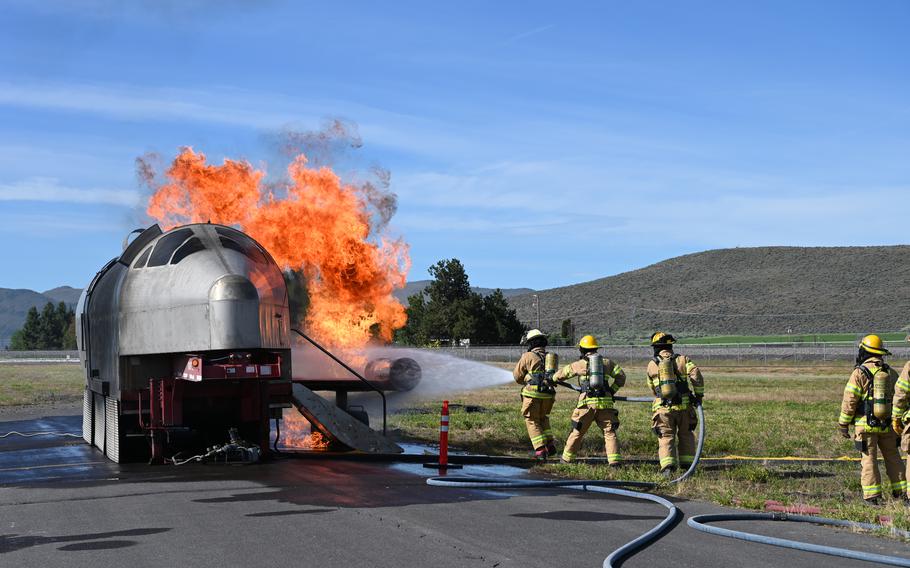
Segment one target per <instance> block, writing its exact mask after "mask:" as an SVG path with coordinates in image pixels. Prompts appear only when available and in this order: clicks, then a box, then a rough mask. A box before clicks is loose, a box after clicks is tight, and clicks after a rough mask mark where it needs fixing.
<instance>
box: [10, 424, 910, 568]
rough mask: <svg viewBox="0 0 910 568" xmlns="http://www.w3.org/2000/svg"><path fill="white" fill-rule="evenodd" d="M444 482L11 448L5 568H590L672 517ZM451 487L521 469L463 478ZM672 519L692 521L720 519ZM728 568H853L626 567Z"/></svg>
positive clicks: (689, 537) (724, 542)
mask: <svg viewBox="0 0 910 568" xmlns="http://www.w3.org/2000/svg"><path fill="white" fill-rule="evenodd" d="M10 430H18V431H20V432H36V431H57V432H60V431H64V432H72V433H79V432H80V430H81V417H80V416H60V417H47V418H39V419H34V420H18V421H12V422H9V421H8V422H0V435H2V434H3V433H5V432H8V431H10ZM437 473H438V472H437V471H435V470H432V469H426V468H423V467H422V465H421V464H419V463H380V462H358V461H353V460H327V459H314V458H308V459H298V458H296V457H293V456H288V457H285V458H283V459H278V460H275V461H272V462H270V463H264V464H257V465H205V464H196V463H191V464H187V465H185V466H180V467H176V466H154V467H152V466H147V465H145V464H124V465H118V464H113V463H111V462H109V461H107V460H106V459H105V458H104V457H103V456H102V455H101V454H100V452H97V451H95V450H93V449H91V448H90V447H89V446H88V445H87V444H85V443H84V442H82V441H81V439H75V438H57V437H33V438H20V437H12V436H11V437H7V438H3V439H0V565H2V566H16V567H31V566H36V567H37V566H41V567H48V566H67V567H73V566H92V567H97V566H109V565H124V566H130V567H131V568H137V567H144V566H150V567H151V566H155V567H160V566H175V565H186V566H194V567H195V566H212V567H218V568H223V567H225V566H260V565H266V564H272V563H276V564H279V565H283V564H293V565H296V566H301V565H302V566H339V567H340V566H344V567H350V566H354V567H356V566H371V567H372V566H383V567H384V566H388V567H390V568H391V567H394V568H401V567H402V566H428V565H432V566H437V567H438V566H442V567H460V566H490V567H506V566H516V567H518V566H521V567H522V568H529V567H535V566H541V567H543V566H547V567H551V566H553V565H554V564H556V565H559V566H560V567H565V568H571V567H576V566H578V567H582V566H584V567H593V566H600V565H601V563H602V562H603V558H604V557H605V556H606V555H607V554H608V553H609V552H610V551H611V550H613V549H614V548H616V547H618V546H619V545H621V544H623V543H624V542H626V541H628V540H631V539H632V538H634V537H636V536H637V535H639V534H641V533H643V532H645V531H646V530H648V529H649V528H651V527H652V526H654V525H655V524H656V523H657V522H659V521H660V519H662V518H663V516H664V509H663V508H662V507H660V506H658V505H654V504H643V503H640V502H637V501H632V500H629V499H625V498H617V497H611V496H601V495H593V494H583V493H580V492H571V491H554V490H542V491H540V490H534V491H491V490H464V489H447V488H435V487H429V486H427V485H426V484H425V482H424V478H425V477H427V476H430V475H436V474H437ZM452 473H453V474H456V475H483V476H491V475H507V476H519V475H522V474H524V470H522V469H520V468H516V467H512V466H483V465H467V466H465V469H463V470H457V471H453V472H452ZM677 504H678V506H679V507H680V508H681V509H682V510H683V511H684V512H685V513H686V514H690V515H694V514H702V513H711V512H721V511H724V509H722V508H720V507H715V506H713V505H709V504H706V503H698V502H687V501H679V502H678V503H677ZM736 525H737V526H739V527H742V529H743V530H750V531H754V532H759V533H761V534H768V535H773V536H779V537H783V538H795V539H805V540H810V541H812V542H815V543H818V544H827V545H833V546H842V547H848V548H853V549H856V550H866V551H870V552H876V553H879V554H902V555H904V556H910V547H908V545H906V544H904V543H900V542H896V541H893V540H888V539H881V538H874V537H868V536H862V535H855V534H851V533H848V532H844V531H836V530H831V529H826V528H823V527H816V526H807V525H802V524H800V525H794V524H784V523H773V524H772V523H766V524H755V523H736ZM724 526H731V527H732V526H733V523H724ZM734 563H735V564H737V565H740V566H742V567H752V566H762V567H764V566H781V565H784V564H786V565H788V566H791V567H800V566H819V565H825V566H844V567H846V566H851V567H853V568H855V567H856V566H857V562H856V561H848V560H839V559H835V558H831V557H824V556H819V555H814V554H810V553H800V552H794V551H787V550H782V549H777V548H773V547H769V546H764V545H759V544H749V543H744V542H740V541H734V540H730V539H724V538H721V537H715V536H711V535H704V534H702V533H698V532H695V531H693V530H692V529H690V528H688V527H687V526H685V523H684V522H681V523H680V524H678V525H677V526H676V527H675V528H674V530H673V531H672V532H671V533H670V534H669V535H666V536H665V537H664V538H663V539H662V540H661V541H659V542H658V543H657V544H655V545H652V546H651V547H650V548H648V549H647V550H645V551H644V552H642V553H640V554H638V555H636V556H634V557H633V558H632V559H631V560H629V561H628V562H627V563H626V564H625V565H626V566H655V565H666V564H672V565H675V566H729V565H731V564H734ZM862 564H863V563H860V564H859V565H862ZM870 565H871V564H870Z"/></svg>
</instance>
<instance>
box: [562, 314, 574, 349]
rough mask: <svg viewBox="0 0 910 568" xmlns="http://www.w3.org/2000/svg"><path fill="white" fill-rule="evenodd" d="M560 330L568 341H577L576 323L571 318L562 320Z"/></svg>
mask: <svg viewBox="0 0 910 568" xmlns="http://www.w3.org/2000/svg"><path fill="white" fill-rule="evenodd" d="M560 332H561V333H560V334H561V335H562V337H563V339H565V340H566V343H575V325H574V324H573V323H572V319H571V318H567V319H564V320H562V326H561V327H560Z"/></svg>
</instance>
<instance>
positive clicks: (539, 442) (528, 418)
mask: <svg viewBox="0 0 910 568" xmlns="http://www.w3.org/2000/svg"><path fill="white" fill-rule="evenodd" d="M554 402H555V398H531V397H527V396H522V397H521V415H522V416H523V417H524V419H525V426H527V428H528V437H529V438H531V446H533V447H534V449H535V450H539V449H540V448H543V447H546V445H547V444H551V443H553V440H554V438H553V430H552V429H550V411H551V410H553V403H554Z"/></svg>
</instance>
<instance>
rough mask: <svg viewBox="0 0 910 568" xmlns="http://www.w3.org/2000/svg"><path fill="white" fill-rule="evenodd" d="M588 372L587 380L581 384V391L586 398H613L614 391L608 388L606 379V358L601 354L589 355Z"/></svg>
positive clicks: (587, 358) (587, 359)
mask: <svg viewBox="0 0 910 568" xmlns="http://www.w3.org/2000/svg"><path fill="white" fill-rule="evenodd" d="M585 359H586V362H587V364H588V370H587V373H586V375H585V379H584V380H583V381H582V382H581V385H580V386H581V389H582V391H583V392H584V393H585V395H586V396H589V397H592V398H601V397H605V396H607V394H609V395H610V396H613V389H611V388H610V387H609V386H607V382H606V380H605V377H604V358H603V356H602V355H601V354H600V353H589V354H588V355H586V356H585Z"/></svg>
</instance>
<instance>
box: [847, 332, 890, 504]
mask: <svg viewBox="0 0 910 568" xmlns="http://www.w3.org/2000/svg"><path fill="white" fill-rule="evenodd" d="M890 354H891V352H890V351H888V350H887V349H885V346H884V344H883V343H882V340H881V338H880V337H879V336H877V335H867V336H866V337H864V338H863V339H862V341H861V342H860V344H859V352H858V353H857V355H856V367H855V368H854V369H853V373H852V374H851V375H850V379H849V380H848V381H847V386H846V387H845V388H844V399H843V402H842V403H841V411H840V417H839V418H838V420H837V424H838V430H839V431H840V434H841V436H843V437H844V438H848V439H849V438H850V432H849V431H848V429H847V428H848V426H849V425H850V424H853V442H854V444H855V445H856V449H858V450H859V451H860V452H861V454H862V460H861V462H862V473H861V475H860V483H861V484H862V486H863V499H865V500H866V501H867V502H869V503H873V504H877V503H879V502H880V501H881V497H882V478H881V474H880V473H879V471H878V465H877V464H876V460H877V459H878V450H881V452H882V458H884V460H885V471H886V472H887V473H888V479H889V480H890V481H891V485H890V489H891V492H892V494H893V495H895V496H902V495H903V494H904V492H905V491H906V490H907V481H906V479H905V477H904V467H903V463H901V457H900V452H898V450H897V445H898V439H897V435H896V434H895V432H894V430H893V420H892V402H893V400H897V397H895V394H896V392H895V386H896V384H897V382H898V376H897V372H895V371H894V369H892V368H891V367H889V366H888V365H887V364H886V363H885V361H884V359H883V357H884V356H885V355H890Z"/></svg>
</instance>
